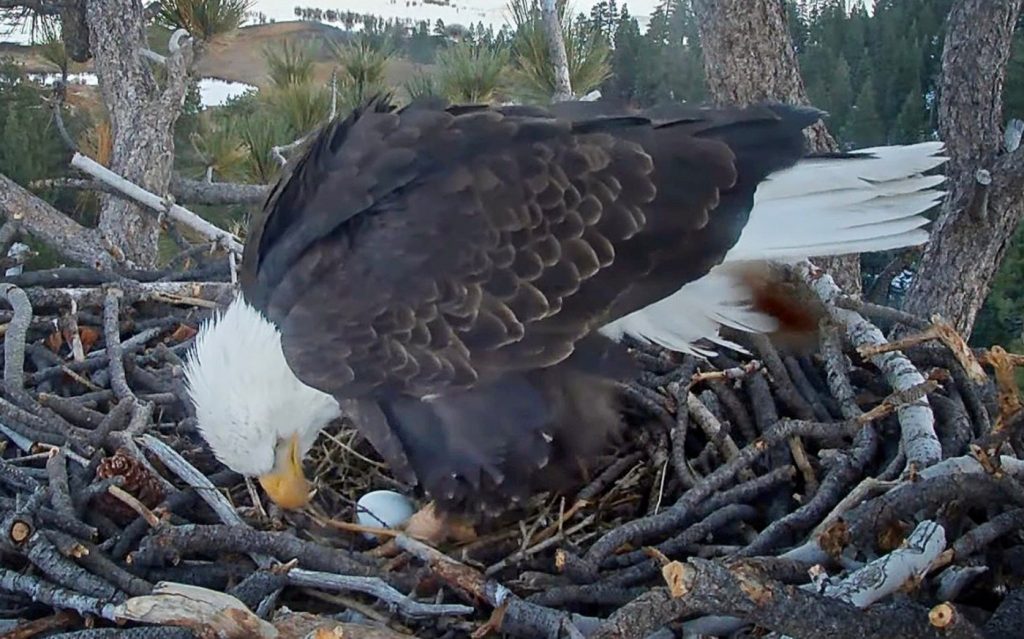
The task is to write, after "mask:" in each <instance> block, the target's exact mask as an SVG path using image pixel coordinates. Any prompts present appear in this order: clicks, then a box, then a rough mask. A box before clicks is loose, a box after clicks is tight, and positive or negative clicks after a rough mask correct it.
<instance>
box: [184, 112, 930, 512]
mask: <svg viewBox="0 0 1024 639" xmlns="http://www.w3.org/2000/svg"><path fill="white" fill-rule="evenodd" d="M821 117H822V112H820V111H818V110H815V109H812V108H806V107H795V106H783V105H761V106H753V107H747V108H697V107H692V106H684V105H671V106H662V107H657V108H653V109H649V110H646V111H640V110H634V109H627V108H619V107H616V106H614V105H611V104H609V103H602V102H596V103H587V102H568V103H561V104H556V105H554V106H550V107H545V108H541V107H526V106H501V107H497V106H456V105H447V104H437V103H434V102H428V101H423V102H416V103H413V104H411V105H408V106H405V107H403V108H398V107H396V106H395V105H393V104H392V103H391V101H390V100H389V99H388V98H386V97H378V98H374V99H372V100H370V101H368V102H367V103H365V104H364V105H362V106H361V107H359V108H357V109H355V110H354V111H353V112H352V113H351V114H349V115H348V116H347V117H345V118H343V119H338V120H336V121H334V122H332V123H330V124H328V125H327V126H325V127H324V129H323V130H322V131H321V132H320V133H319V134H318V135H317V136H316V137H315V139H314V140H313V141H312V142H311V144H310V145H309V146H308V148H307V150H306V151H305V152H304V154H303V155H302V156H301V157H300V158H298V159H297V160H296V161H295V162H294V164H293V166H292V167H291V168H290V169H289V170H288V172H287V174H286V175H284V176H283V177H282V178H281V179H280V181H279V182H278V183H277V184H276V185H275V187H274V188H273V190H272V192H271V194H270V195H269V197H268V199H267V201H266V203H265V206H264V207H263V209H262V211H261V212H260V214H258V215H257V216H254V219H253V221H252V224H251V228H250V232H249V235H248V238H247V242H246V246H245V252H244V256H243V260H242V268H241V273H240V282H241V293H240V295H239V296H238V297H237V298H236V299H235V300H234V301H233V302H232V303H231V304H230V305H229V306H228V307H227V309H226V310H225V311H224V312H223V313H220V314H217V315H216V316H214V317H213V318H212V319H211V320H209V321H208V322H207V323H205V324H204V325H203V326H202V327H201V330H200V332H199V334H198V335H197V337H196V340H195V347H194V350H193V352H192V353H191V355H190V358H189V360H188V362H187V367H186V381H187V386H188V389H189V393H190V396H191V400H192V402H193V404H194V407H195V410H196V417H197V420H198V429H199V431H200V432H201V433H202V435H203V436H204V437H205V439H206V441H207V442H208V443H209V445H210V447H211V449H212V451H213V453H214V454H215V455H216V457H217V458H218V459H219V460H220V461H221V462H223V463H224V464H225V465H227V466H228V467H230V468H232V469H234V470H235V471H237V472H239V473H241V474H243V475H246V476H252V477H257V478H259V481H260V483H261V484H262V486H263V487H264V489H265V490H266V492H267V494H268V495H269V496H270V498H271V499H272V500H274V501H275V502H277V503H278V504H279V505H281V506H282V507H284V508H296V507H300V506H302V505H304V504H305V503H306V502H307V500H308V494H309V486H308V483H307V481H306V479H305V477H304V474H303V470H302V462H303V459H304V457H305V455H306V453H307V452H308V450H309V449H310V448H311V446H312V445H313V443H314V440H315V439H316V438H317V435H318V434H319V432H320V431H321V429H323V428H324V427H325V426H326V425H327V424H328V423H329V422H331V421H332V420H334V419H335V418H337V417H339V416H340V415H342V414H343V413H347V414H349V415H351V416H352V418H353V419H354V421H355V422H356V424H357V426H358V428H359V429H360V431H361V433H362V434H363V435H364V436H365V437H366V439H367V440H368V441H369V442H370V443H371V444H372V445H373V446H374V448H375V449H376V450H377V451H378V452H379V453H380V455H381V457H382V458H383V459H384V460H385V461H386V463H387V464H389V466H390V468H391V470H392V472H393V473H394V475H395V477H396V478H398V479H399V480H401V481H404V482H408V483H409V484H418V485H419V486H420V487H421V488H422V490H423V491H424V492H425V493H426V494H427V495H428V496H429V497H431V498H432V499H433V500H435V502H436V503H437V506H438V508H439V509H440V510H442V511H443V512H453V513H454V512H459V513H481V512H495V511H502V510H504V509H507V508H508V506H509V504H512V503H515V502H517V501H519V500H522V499H524V498H526V497H528V496H529V495H531V493H532V492H533V491H535V490H537V488H538V486H541V485H546V486H550V485H552V484H551V482H554V483H555V485H557V482H558V481H561V480H560V479H558V478H559V477H561V476H562V473H565V472H567V470H566V469H567V468H569V467H571V466H573V464H574V462H575V461H577V460H581V459H584V460H585V459H589V458H590V457H592V456H593V455H595V454H598V453H599V452H600V451H601V450H602V448H603V447H604V446H606V442H607V441H608V438H609V436H610V435H612V434H613V433H616V432H618V430H619V428H620V423H621V421H622V417H621V408H622V405H621V404H622V397H621V385H620V384H619V382H620V381H622V380H628V379H629V378H630V377H631V376H632V375H634V374H635V371H634V368H633V358H632V357H631V355H630V353H629V352H628V350H627V349H626V348H625V346H624V345H623V344H622V343H621V342H622V339H621V338H622V336H624V335H630V336H633V337H636V338H639V339H642V340H647V341H650V342H653V343H657V344H660V345H662V346H665V347H668V348H670V349H674V350H677V351H692V350H694V349H695V348H699V347H697V346H696V345H695V342H697V341H699V340H701V339H707V340H710V341H711V342H715V341H717V342H719V343H720V344H725V345H729V344H728V342H724V340H722V339H721V338H720V337H719V336H718V330H719V328H720V327H721V326H729V327H733V328H737V329H740V330H745V331H752V332H771V331H773V330H775V329H776V328H778V322H779V319H778V317H777V316H773V315H772V314H771V313H767V312H765V311H764V310H763V309H759V308H758V307H757V305H756V304H754V303H753V301H752V300H753V297H754V292H753V291H752V290H751V285H750V284H749V281H748V279H747V278H746V277H745V273H746V269H747V268H748V267H749V266H750V265H752V264H759V263H763V262H764V261H767V260H783V261H785V260H795V259H803V258H806V257H811V256H821V255H837V254H847V253H857V252H865V251H876V250H883V249H894V248H899V247H906V246H912V245H917V244H921V243H923V242H925V241H926V239H927V232H926V231H925V230H924V227H925V226H926V225H927V223H928V220H927V218H925V217H923V216H922V215H921V214H922V213H923V212H925V211H927V210H928V209H929V208H931V207H932V206H933V205H934V204H935V203H936V202H937V201H938V200H939V199H940V198H941V197H942V195H943V194H942V193H941V192H940V191H938V190H936V189H935V188H934V187H936V186H937V185H938V184H939V183H940V182H941V181H942V178H941V176H926V175H925V174H926V172H928V171H929V170H930V169H933V168H935V167H936V166H938V165H939V164H941V163H942V161H943V160H944V158H942V157H941V156H940V155H939V154H940V152H941V149H942V146H941V144H939V143H924V144H919V145H913V146H906V147H882V148H875V149H866V150H863V151H860V152H857V153H835V154H828V155H819V156H809V155H806V154H805V137H804V129H805V128H807V127H809V126H811V125H813V124H815V123H816V122H817V121H818V120H819V119H820V118H821ZM577 468H578V466H577ZM542 482H548V483H546V484H542Z"/></svg>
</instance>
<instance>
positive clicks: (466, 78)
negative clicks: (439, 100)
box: [437, 42, 508, 104]
mask: <svg viewBox="0 0 1024 639" xmlns="http://www.w3.org/2000/svg"><path fill="white" fill-rule="evenodd" d="M507 63H508V51H506V50H505V49H498V48H496V47H489V46H487V45H477V44H473V43H471V42H462V43H459V44H456V45H453V46H450V47H448V48H447V49H445V50H444V51H442V52H441V53H440V54H438V56H437V64H438V67H439V70H438V84H439V85H440V91H441V93H442V94H443V95H444V96H445V97H446V98H448V99H449V100H451V101H452V102H470V103H478V104H481V103H486V102H490V101H492V100H493V99H494V95H495V93H496V92H497V91H498V90H499V89H500V88H501V82H502V72H503V71H504V70H505V66H506V65H507Z"/></svg>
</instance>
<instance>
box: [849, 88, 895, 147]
mask: <svg viewBox="0 0 1024 639" xmlns="http://www.w3.org/2000/svg"><path fill="white" fill-rule="evenodd" d="M841 135H842V137H843V138H845V139H848V140H857V143H858V146H862V147H867V146H877V145H879V144H882V143H883V142H884V141H885V124H884V123H883V122H882V118H881V116H880V115H879V114H878V105H877V104H876V103H875V88H874V86H873V83H872V82H871V76H868V78H867V80H865V81H864V82H863V83H862V85H861V88H860V95H858V96H857V101H856V102H855V103H854V105H853V109H852V110H851V112H850V118H849V119H848V120H847V121H846V125H845V126H844V127H843V128H842V129H841Z"/></svg>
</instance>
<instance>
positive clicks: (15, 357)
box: [0, 284, 32, 391]
mask: <svg viewBox="0 0 1024 639" xmlns="http://www.w3.org/2000/svg"><path fill="white" fill-rule="evenodd" d="M0 294H2V295H3V297H4V299H6V300H7V303H8V304H10V305H11V308H13V309H14V318H13V319H12V320H11V323H10V324H9V325H8V326H7V332H6V333H5V335H4V386H6V387H7V388H8V389H9V390H19V391H20V390H22V389H23V388H25V336H26V335H27V334H28V327H29V326H30V325H31V324H32V304H31V302H29V299H28V296H27V295H26V294H25V291H23V290H21V289H20V288H18V287H17V286H14V285H12V284H2V285H0Z"/></svg>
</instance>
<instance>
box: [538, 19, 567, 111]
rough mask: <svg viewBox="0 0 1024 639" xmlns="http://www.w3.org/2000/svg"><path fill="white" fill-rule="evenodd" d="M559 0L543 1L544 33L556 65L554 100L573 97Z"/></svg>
mask: <svg viewBox="0 0 1024 639" xmlns="http://www.w3.org/2000/svg"><path fill="white" fill-rule="evenodd" d="M556 2H557V0H543V1H542V2H541V17H542V18H543V20H544V34H545V35H546V36H547V40H548V51H549V52H550V55H551V64H552V66H554V67H555V94H554V95H553V96H551V99H552V100H553V101H554V102H563V101H565V100H571V99H572V84H571V83H570V81H569V58H568V56H567V55H566V54H565V39H564V38H563V37H562V23H561V22H560V21H559V20H558V7H557V6H556V4H555V3H556Z"/></svg>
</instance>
